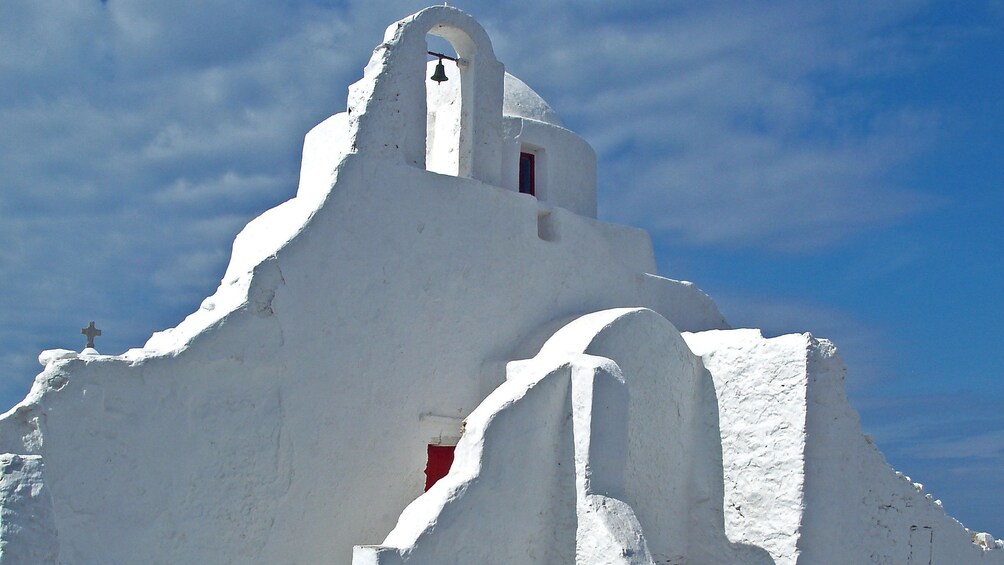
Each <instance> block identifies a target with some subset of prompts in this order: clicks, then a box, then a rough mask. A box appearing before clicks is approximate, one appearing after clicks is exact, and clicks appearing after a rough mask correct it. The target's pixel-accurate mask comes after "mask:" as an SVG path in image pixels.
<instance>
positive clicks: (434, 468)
mask: <svg viewBox="0 0 1004 565" xmlns="http://www.w3.org/2000/svg"><path fill="white" fill-rule="evenodd" d="M455 448H456V447H455V446H453V445H430V446H429V463H428V464H427V465H426V466H425V490H429V489H430V488H432V485H434V484H436V481H438V480H439V479H442V478H443V477H445V476H446V474H447V473H449V472H450V465H453V450H454V449H455Z"/></svg>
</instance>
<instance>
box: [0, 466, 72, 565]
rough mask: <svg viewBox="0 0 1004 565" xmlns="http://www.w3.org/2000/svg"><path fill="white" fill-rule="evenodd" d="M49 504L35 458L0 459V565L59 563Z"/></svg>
mask: <svg viewBox="0 0 1004 565" xmlns="http://www.w3.org/2000/svg"><path fill="white" fill-rule="evenodd" d="M58 547H59V544H58V543H57V540H56V528H55V525H54V524H53V521H52V500H51V499H50V498H49V491H48V490H47V489H46V487H45V481H44V480H43V474H42V458H41V457H39V456H38V455H27V456H23V455H14V454H11V453H4V454H3V455H0V564H2V565H10V564H14V563H19V564H20V563H33V564H35V565H56V564H57V563H58Z"/></svg>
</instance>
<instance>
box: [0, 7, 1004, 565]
mask: <svg viewBox="0 0 1004 565" xmlns="http://www.w3.org/2000/svg"><path fill="white" fill-rule="evenodd" d="M428 34H432V35H435V36H440V37H442V38H445V39H446V40H448V41H449V43H450V44H452V46H453V47H454V48H455V51H456V53H455V55H454V54H449V53H431V54H430V51H429V47H428V44H427V41H426V37H427V35H428ZM430 76H431V77H432V78H430ZM595 169H596V159H595V155H594V153H593V151H592V149H591V148H590V147H589V145H588V144H587V143H586V142H585V141H583V140H582V139H581V138H580V137H578V136H577V135H576V134H574V133H572V132H571V131H569V130H567V129H565V128H564V127H562V125H561V122H560V121H559V119H558V117H557V116H556V115H555V113H554V111H553V110H552V109H551V108H550V107H549V106H548V105H547V103H546V102H544V100H542V99H541V98H540V97H539V96H538V95H537V94H536V93H535V92H534V91H533V90H531V89H530V88H529V87H528V86H527V85H525V84H524V83H523V82H521V81H520V80H519V79H517V78H515V77H513V76H511V75H509V74H506V72H505V69H504V67H503V65H502V63H500V62H499V61H498V60H497V59H496V58H495V54H494V52H493V50H492V45H491V41H490V40H489V38H488V36H487V35H486V33H485V31H484V29H482V27H481V26H480V25H479V24H478V23H477V22H476V21H475V20H474V19H472V18H471V17H470V16H469V15H467V14H465V13H463V12H461V11H459V10H457V9H455V8H450V7H445V6H443V7H433V8H428V9H426V10H423V11H421V12H419V13H417V14H414V15H412V16H410V17H408V18H405V19H403V20H401V21H399V22H396V23H394V24H393V25H391V26H390V27H389V28H388V29H387V32H386V35H385V36H384V38H383V42H382V43H380V44H379V45H378V46H377V47H376V49H375V50H374V52H373V56H372V58H371V59H370V62H369V63H368V64H367V65H366V68H365V72H364V76H363V78H362V79H361V80H360V81H358V82H357V83H355V84H353V85H352V86H350V87H349V96H348V109H347V110H346V111H345V112H343V113H339V114H336V115H334V116H332V117H330V118H328V119H327V120H325V121H324V122H322V123H321V124H319V125H317V126H316V127H315V128H314V129H312V130H311V131H310V132H309V133H307V135H306V138H305V141H304V148H303V164H302V169H301V174H300V185H299V189H298V192H297V194H296V197H295V198H293V199H291V200H289V201H287V202H284V203H282V204H280V205H278V206H276V207H275V208H273V209H271V210H269V211H267V212H266V213H264V214H262V215H261V216H260V217H258V218H256V219H255V220H253V221H252V222H251V223H249V224H248V225H247V226H246V227H245V228H244V230H243V231H242V232H241V233H240V235H238V236H237V239H236V240H235V241H234V245H233V256H232V258H231V260H230V264H229V267H228V268H227V271H226V274H225V275H224V276H223V280H222V282H221V284H220V287H219V289H218V290H217V291H216V293H215V294H214V295H213V296H210V297H208V298H206V299H205V300H204V301H203V302H202V304H201V306H199V307H198V309H197V311H196V312H194V313H193V314H191V315H190V316H188V318H186V319H185V320H184V321H183V322H182V323H181V324H179V325H178V326H177V327H175V328H172V329H169V330H166V331H163V332H160V333H157V334H155V335H153V336H152V337H151V338H150V340H149V341H148V342H147V343H146V345H144V346H143V347H141V348H136V349H130V350H129V351H127V352H125V353H124V354H121V355H102V354H99V353H98V352H97V351H96V350H94V349H92V348H91V349H86V350H85V351H83V352H81V353H77V352H72V351H66V350H51V351H46V352H43V353H42V355H41V356H40V361H41V362H42V364H43V365H44V366H45V369H44V371H43V372H42V373H41V374H40V375H39V376H38V377H37V378H36V380H35V383H34V386H33V387H32V390H31V392H30V393H29V394H28V396H27V398H25V399H24V400H23V401H22V402H21V403H20V404H18V405H17V406H15V407H14V408H12V409H11V410H10V411H8V412H7V413H6V414H4V415H3V416H2V417H0V453H4V455H0V466H2V470H3V473H2V476H0V564H2V565H14V564H17V565H55V564H62V565H89V564H102V565H117V564H122V565H127V564H277V565H287V564H289V565H292V564H346V565H348V564H352V565H376V564H380V565H390V564H404V563H407V564H413V565H418V564H428V565H444V564H471V565H474V564H477V565H481V564H533V563H540V564H571V563H576V564H580V565H587V564H601V563H602V564H607V563H623V564H627V563H631V564H636V563H637V564H660V565H665V564H691V565H697V564H707V565H710V564H769V563H773V564H786V565H794V564H798V565H817V564H818V565H824V564H848V565H861V564H894V565H921V564H923V565H932V564H942V565H968V564H998V565H999V564H1004V543H1002V542H1001V541H999V540H995V539H994V538H993V537H992V536H990V535H987V534H975V533H972V532H970V531H968V530H966V529H965V528H964V527H963V526H962V525H961V524H959V523H958V522H956V521H955V520H953V519H952V518H950V517H948V516H946V515H945V514H944V512H943V511H942V508H941V505H940V503H939V502H938V501H936V500H933V499H932V497H931V496H929V495H927V494H925V493H924V491H923V488H922V487H921V486H920V485H919V484H914V483H912V482H911V481H910V479H909V478H907V477H905V476H904V475H902V474H900V473H897V472H895V471H893V470H892V469H891V468H890V467H889V466H888V465H887V464H886V462H885V460H884V459H883V457H882V455H881V453H879V451H878V450H877V449H876V448H875V446H873V445H872V444H871V442H870V441H869V440H868V438H866V437H865V436H864V435H862V433H861V430H860V427H859V423H858V417H857V414H856V413H855V411H854V410H853V409H852V408H851V406H850V405H849V404H848V402H847V398H846V396H845V392H844V384H843V378H844V367H843V365H842V363H841V361H840V359H839V357H838V355H837V353H836V351H835V348H834V347H833V345H831V344H830V343H829V342H828V341H826V340H822V339H817V338H814V337H813V336H811V335H809V334H800V335H787V336H781V337H776V338H769V339H768V338H764V337H763V336H762V335H761V334H760V333H759V332H758V331H757V330H751V329H742V330H731V329H729V326H728V324H727V323H726V321H725V320H724V319H723V317H722V316H721V314H720V313H719V312H718V310H717V308H716V307H715V305H714V303H713V302H712V301H711V300H710V299H709V298H708V297H707V296H706V295H705V294H703V293H702V292H701V291H700V290H698V289H697V288H696V287H695V286H694V285H693V284H691V283H688V282H680V281H675V280H671V279H668V278H663V277H661V276H659V275H657V274H656V265H655V260H654V257H653V251H652V245H651V241H650V239H649V236H648V234H647V233H646V232H644V231H642V230H639V229H635V228H631V227H625V226H619V225H613V224H608V223H605V222H602V221H599V220H597V219H596V174H595Z"/></svg>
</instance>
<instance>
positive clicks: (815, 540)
mask: <svg viewBox="0 0 1004 565" xmlns="http://www.w3.org/2000/svg"><path fill="white" fill-rule="evenodd" d="M684 337H685V339H686V340H687V343H688V344H689V345H690V347H691V349H692V350H693V351H694V352H695V353H697V354H698V355H700V356H701V357H702V359H703V360H704V364H705V366H706V367H707V369H708V370H709V371H710V372H711V375H712V376H713V378H714V382H715V388H716V391H717V395H718V402H719V414H720V425H721V433H722V453H723V465H724V475H725V485H726V488H725V524H726V531H727V532H728V535H729V538H730V539H732V540H735V541H741V542H744V543H749V544H753V545H757V546H760V547H763V548H764V549H766V550H768V551H769V552H770V553H771V556H772V557H773V558H774V560H775V562H776V563H778V564H779V565H782V564H794V563H796V562H797V563H798V564H799V565H804V564H816V563H818V564H832V563H848V564H851V563H888V564H890V565H893V564H897V565H898V564H904V563H921V562H923V563H925V564H926V563H928V561H927V560H921V557H920V556H921V555H924V556H925V557H924V559H929V560H930V562H931V563H932V564H944V565H952V564H959V563H996V564H1000V563H1004V553H1001V552H996V551H994V552H984V551H981V550H980V548H979V547H977V545H974V544H973V542H972V539H970V535H969V533H968V532H967V531H966V530H965V529H964V528H963V527H962V526H961V525H960V524H959V523H958V522H956V521H955V520H953V519H951V518H950V517H948V516H946V515H945V514H944V510H943V509H942V508H941V505H940V504H938V503H936V502H935V501H934V500H933V499H932V497H931V496H930V495H929V494H924V492H923V486H922V485H920V484H919V483H914V482H912V481H911V480H910V478H909V477H907V476H905V475H903V474H902V473H898V472H895V471H893V470H892V469H891V468H890V467H889V465H888V464H887V463H886V462H885V460H884V459H883V457H882V454H881V453H879V451H878V450H877V449H876V448H875V446H874V445H872V443H871V442H869V441H867V439H866V438H865V437H864V435H863V434H862V433H861V429H860V425H859V422H858V416H857V414H856V413H855V411H854V409H853V408H851V406H850V404H849V403H848V402H847V397H846V394H845V392H844V382H843V381H844V372H845V368H844V365H843V362H842V361H841V360H840V358H839V356H838V355H837V353H836V349H835V348H834V347H833V345H832V344H831V343H830V342H828V341H826V340H819V339H816V338H814V337H812V336H811V335H809V334H801V335H786V336H781V337H776V338H771V339H765V338H764V337H762V336H761V335H760V332H759V331H757V330H732V331H708V332H701V333H694V334H685V335H684ZM911 555H913V557H911Z"/></svg>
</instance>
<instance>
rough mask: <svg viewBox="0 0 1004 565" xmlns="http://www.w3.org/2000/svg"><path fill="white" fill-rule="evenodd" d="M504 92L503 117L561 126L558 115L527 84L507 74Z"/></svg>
mask: <svg viewBox="0 0 1004 565" xmlns="http://www.w3.org/2000/svg"><path fill="white" fill-rule="evenodd" d="M503 90H504V95H503V98H502V115H504V116H516V117H518V118H526V119H530V120H537V121H538V122H544V123H547V124H551V125H555V126H560V125H561V120H559V119H558V114H556V113H555V112H554V110H553V109H552V108H551V106H549V105H548V104H547V102H545V101H544V99H543V98H541V97H540V95H539V94H537V93H536V92H534V91H533V89H532V88H530V87H529V86H527V85H526V83H525V82H523V81H521V80H519V79H518V78H516V77H514V76H512V75H511V74H509V73H506V74H505V83H504V87H503Z"/></svg>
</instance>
